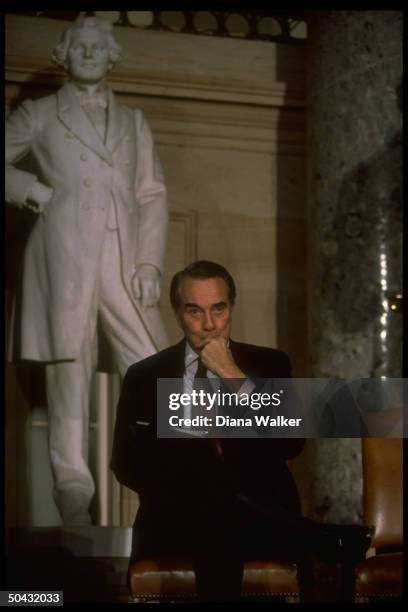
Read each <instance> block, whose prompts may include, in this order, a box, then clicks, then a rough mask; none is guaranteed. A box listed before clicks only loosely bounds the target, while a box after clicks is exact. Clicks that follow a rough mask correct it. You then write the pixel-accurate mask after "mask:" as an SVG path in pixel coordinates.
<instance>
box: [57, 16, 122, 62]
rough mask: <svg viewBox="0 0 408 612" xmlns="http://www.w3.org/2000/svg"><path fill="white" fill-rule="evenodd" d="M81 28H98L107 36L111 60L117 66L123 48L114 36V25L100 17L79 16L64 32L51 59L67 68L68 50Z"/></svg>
mask: <svg viewBox="0 0 408 612" xmlns="http://www.w3.org/2000/svg"><path fill="white" fill-rule="evenodd" d="M81 28H98V29H99V30H100V31H101V32H103V33H104V34H106V36H107V40H108V45H109V59H110V61H111V62H112V64H116V63H117V62H119V61H120V59H121V57H122V48H121V47H120V46H119V45H118V43H117V42H116V40H115V39H114V37H113V34H112V25H111V24H110V23H108V22H107V21H104V20H103V19H100V18H99V17H87V16H85V15H81V16H79V17H78V18H77V19H76V20H75V21H74V22H73V23H72V24H71V25H70V26H69V28H67V29H66V30H64V32H63V33H62V36H61V39H60V41H59V43H58V45H57V46H56V47H55V49H54V51H53V52H52V54H51V59H52V60H53V61H54V62H55V63H56V64H58V65H59V66H62V67H65V62H66V60H67V56H68V49H69V46H70V44H71V37H72V32H73V31H74V30H78V29H81Z"/></svg>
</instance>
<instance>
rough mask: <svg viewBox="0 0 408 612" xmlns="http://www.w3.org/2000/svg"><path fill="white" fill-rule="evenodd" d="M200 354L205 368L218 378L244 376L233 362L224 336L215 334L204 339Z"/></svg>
mask: <svg viewBox="0 0 408 612" xmlns="http://www.w3.org/2000/svg"><path fill="white" fill-rule="evenodd" d="M200 356H201V360H202V362H203V364H204V365H205V366H206V367H207V369H208V370H211V372H214V374H216V375H217V376H219V377H220V378H239V379H242V378H246V376H245V374H244V373H243V372H242V370H240V369H239V367H238V366H237V364H236V363H235V361H234V358H233V356H232V354H231V351H230V350H229V348H228V341H227V339H226V338H222V337H221V336H216V337H212V338H209V339H207V340H205V341H204V343H203V347H202V349H201V353H200Z"/></svg>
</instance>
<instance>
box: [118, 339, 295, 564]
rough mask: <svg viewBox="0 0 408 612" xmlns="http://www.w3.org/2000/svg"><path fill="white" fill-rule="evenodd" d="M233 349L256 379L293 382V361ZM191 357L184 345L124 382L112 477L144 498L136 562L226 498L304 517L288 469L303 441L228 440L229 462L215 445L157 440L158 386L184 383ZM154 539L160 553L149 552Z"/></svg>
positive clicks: (136, 368) (138, 367)
mask: <svg viewBox="0 0 408 612" xmlns="http://www.w3.org/2000/svg"><path fill="white" fill-rule="evenodd" d="M230 349H231V352H232V355H233V357H234V359H235V362H236V363H237V365H238V366H239V367H240V368H241V370H242V371H243V372H245V374H247V375H248V376H249V377H251V378H252V377H255V378H257V377H263V378H288V377H290V372H291V365H290V362H289V359H288V357H287V355H286V354H285V353H283V352H281V351H278V350H274V349H270V348H264V347H259V346H253V345H249V344H243V343H239V342H234V341H232V340H231V341H230ZM184 351H185V340H183V341H181V342H180V343H178V344H176V345H175V346H171V347H169V348H167V349H165V350H163V351H161V352H159V353H157V354H155V355H153V356H151V357H148V358H147V359H144V360H143V361H140V362H138V363H135V364H134V365H132V366H131V367H130V368H129V370H128V371H127V373H126V376H125V378H124V381H123V386H122V391H121V396H120V400H119V405H118V412H117V418H116V426H115V434H114V442H113V452H112V461H111V469H112V470H113V472H114V474H115V476H116V478H117V479H118V480H119V482H121V483H122V484H124V485H126V486H127V487H129V488H130V489H133V490H134V491H137V492H138V493H139V496H140V509H139V512H138V516H137V520H136V523H135V527H136V532H137V534H139V538H138V542H137V544H135V543H134V551H133V556H134V555H135V554H138V553H137V552H136V549H137V551H139V552H140V554H146V553H147V552H149V553H151V554H153V553H155V552H160V547H161V546H162V545H163V546H164V545H165V540H166V533H167V532H168V531H169V530H171V531H173V532H174V531H177V526H181V525H185V524H186V521H187V520H188V519H189V518H191V516H198V514H199V515H200V516H203V515H205V513H206V511H208V512H210V511H211V508H212V507H213V506H214V504H215V505H216V504H218V503H219V500H220V499H221V498H222V499H224V500H227V499H229V498H230V499H233V498H234V496H236V494H237V493H243V494H244V495H245V496H247V497H249V498H250V499H252V500H255V501H258V502H261V503H262V504H264V505H268V504H270V505H276V504H278V505H279V507H280V508H282V510H283V511H285V510H294V511H297V512H300V504H299V497H298V493H297V490H296V486H295V483H294V481H293V478H292V476H291V474H290V472H289V470H288V467H287V464H286V462H287V460H288V459H291V458H292V457H294V456H296V455H297V454H298V453H299V452H300V451H301V449H302V447H303V445H304V439H303V438H292V439H279V438H273V439H231V438H229V439H223V440H222V446H223V452H224V461H220V460H219V458H217V455H216V453H214V449H213V447H212V445H211V443H210V441H209V440H208V439H188V438H179V439H163V438H161V439H158V438H157V436H156V422H157V420H156V381H157V378H182V376H183V372H184ZM137 421H139V423H137ZM140 422H143V423H149V425H145V424H141V423H140ZM137 534H136V535H137ZM158 534H160V535H158ZM154 537H156V538H157V541H156V545H152V546H150V545H151V544H152V538H153V539H154ZM176 541H177V542H179V541H180V540H179V539H176ZM167 543H168V545H169V547H170V546H171V545H170V543H169V542H167ZM156 548H157V550H156Z"/></svg>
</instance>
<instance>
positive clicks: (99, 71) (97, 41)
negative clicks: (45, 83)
mask: <svg viewBox="0 0 408 612" xmlns="http://www.w3.org/2000/svg"><path fill="white" fill-rule="evenodd" d="M111 67H112V63H111V61H110V59H109V45H108V40H107V35H106V34H105V33H104V32H101V30H100V29H99V28H96V27H83V28H78V29H75V30H74V31H73V32H72V34H71V42H70V46H69V49H68V55H67V60H66V64H65V68H66V70H67V71H68V73H69V75H70V76H71V78H72V79H73V80H74V81H77V82H79V83H84V84H87V85H93V84H96V83H99V81H102V79H104V78H105V75H106V73H107V72H108V70H110V68H111Z"/></svg>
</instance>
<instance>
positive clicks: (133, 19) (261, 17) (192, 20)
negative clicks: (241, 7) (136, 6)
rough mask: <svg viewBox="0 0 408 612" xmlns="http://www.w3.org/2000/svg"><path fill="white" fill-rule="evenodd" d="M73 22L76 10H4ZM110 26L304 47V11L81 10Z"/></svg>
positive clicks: (305, 19)
mask: <svg viewBox="0 0 408 612" xmlns="http://www.w3.org/2000/svg"><path fill="white" fill-rule="evenodd" d="M7 12H8V13H10V14H19V15H29V16H34V17H40V18H49V19H62V20H66V21H73V20H74V19H76V17H78V16H79V15H80V14H81V13H80V12H79V11H7ZM82 14H86V15H98V16H100V17H102V18H103V19H106V20H107V21H110V22H111V23H112V24H114V25H117V26H122V27H131V28H135V29H144V30H162V31H166V32H179V33H183V34H200V35H204V36H222V37H228V38H241V39H246V40H264V41H271V42H278V43H286V44H288V43H289V44H303V45H304V44H305V42H306V38H307V19H308V12H307V11H259V12H255V11H245V12H244V11H241V12H239V11H229V12H227V11H83V12H82Z"/></svg>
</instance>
